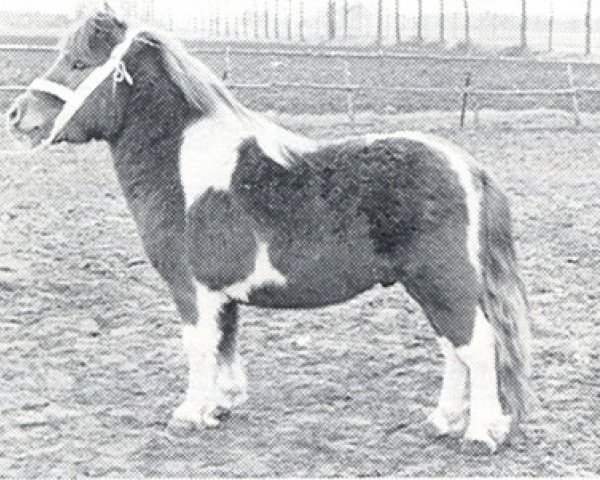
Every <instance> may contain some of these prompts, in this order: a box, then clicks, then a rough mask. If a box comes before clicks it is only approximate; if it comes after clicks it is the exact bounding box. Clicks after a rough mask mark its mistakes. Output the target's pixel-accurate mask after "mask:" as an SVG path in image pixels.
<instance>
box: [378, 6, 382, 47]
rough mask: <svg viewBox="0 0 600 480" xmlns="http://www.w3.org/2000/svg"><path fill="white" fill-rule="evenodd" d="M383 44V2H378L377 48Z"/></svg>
mask: <svg viewBox="0 0 600 480" xmlns="http://www.w3.org/2000/svg"><path fill="white" fill-rule="evenodd" d="M382 44H383V0H378V2H377V46H378V47H381V45H382Z"/></svg>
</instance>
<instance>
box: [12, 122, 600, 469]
mask: <svg viewBox="0 0 600 480" xmlns="http://www.w3.org/2000/svg"><path fill="white" fill-rule="evenodd" d="M282 121H283V122H284V123H286V124H287V125H289V126H292V127H294V128H296V129H297V130H300V131H303V132H304V133H307V134H309V135H312V136H314V137H330V136H338V135H347V134H350V133H353V132H355V133H364V132H372V131H392V130H399V129H409V128H410V129H422V130H431V131H435V132H438V133H440V134H442V135H444V136H446V137H448V138H450V139H453V140H455V141H456V142H458V143H459V144H462V145H464V146H466V147H468V148H469V149H471V150H472V151H473V152H474V153H475V154H476V155H477V157H478V158H479V159H480V161H481V163H482V164H484V165H485V166H486V167H487V168H488V169H489V170H490V171H491V172H492V173H493V174H494V175H495V176H496V177H497V178H498V180H499V181H500V183H501V184H503V185H504V186H505V188H506V190H507V191H508V193H509V195H510V197H511V199H512V201H513V203H514V213H515V218H516V231H517V236H518V245H519V253H520V258H521V264H522V267H523V273H524V278H525V282H526V284H527V288H528V291H529V293H530V298H531V305H532V312H531V313H532V318H533V325H534V333H535V343H534V350H535V365H534V372H535V375H534V384H535V389H536V391H537V393H538V395H539V397H540V399H541V405H542V407H541V410H540V411H539V412H538V413H537V414H536V415H534V416H533V418H532V419H531V420H530V421H528V422H527V423H526V424H525V425H524V428H523V433H522V434H517V435H515V436H514V437H513V438H512V439H511V441H510V444H509V445H507V446H506V447H504V448H503V449H502V450H501V451H500V452H498V453H497V454H496V455H493V456H491V457H487V456H484V457H476V456H470V455H467V454H464V453H461V451H460V445H459V443H458V442H456V441H453V440H450V439H440V440H432V439H430V438H428V437H426V436H425V434H424V431H423V429H422V427H421V425H419V422H420V421H421V420H422V419H423V418H424V415H425V414H424V413H423V412H424V411H427V410H428V409H430V408H431V407H433V405H434V403H435V401H436V397H437V393H438V390H439V387H440V382H441V360H442V359H441V355H440V353H439V351H438V348H437V344H436V342H435V340H434V335H433V332H432V330H431V328H430V327H429V326H428V325H427V323H426V320H425V318H424V317H423V315H422V313H421V312H420V311H419V309H418V307H417V306H416V304H415V303H414V302H413V301H412V300H411V299H409V298H408V297H407V295H406V294H405V292H404V291H403V289H402V288H400V287H397V288H391V289H387V290H383V289H378V290H375V291H372V292H369V293H368V294H365V295H363V296H362V297H360V298H357V299H355V300H354V301H352V302H349V303H347V304H344V305H340V306H335V307H331V308H327V309H323V310H315V311H271V310H258V309H251V308H244V309H243V311H242V316H243V329H242V339H241V348H242V351H243V355H244V357H245V359H246V360H247V362H248V376H249V380H250V387H249V388H250V391H249V393H250V399H249V400H248V402H247V403H246V404H244V405H243V406H242V407H240V408H239V409H238V410H236V411H235V412H234V414H233V415H232V417H231V418H230V419H229V420H228V421H227V422H226V423H224V424H223V425H222V426H221V427H220V428H219V429H217V430H204V431H198V432H195V433H194V434H193V435H191V436H189V437H183V438H181V437H173V436H171V435H169V434H168V433H167V431H166V429H165V427H166V423H167V420H168V418H169V415H170V413H171V411H172V410H173V408H174V407H175V406H177V405H178V403H179V402H180V401H181V400H182V395H183V391H184V384H185V374H186V364H185V361H184V357H183V355H182V348H181V344H180V339H179V322H178V319H177V317H176V314H175V311H174V308H173V305H172V303H171V302H170V300H169V296H168V293H167V289H166V288H165V286H164V285H163V284H162V283H161V281H160V280H159V278H158V276H157V275H156V274H155V273H154V272H153V271H152V269H151V267H150V266H149V265H148V263H147V262H146V261H145V259H144V255H143V253H142V249H141V245H140V242H139V240H138V238H137V236H136V232H135V227H134V224H133V222H132V220H131V219H130V216H129V214H128V212H127V209H126V207H125V204H124V200H123V198H122V196H121V194H120V192H119V188H118V186H117V183H116V180H115V176H114V174H113V172H112V169H111V162H110V159H109V157H108V153H107V150H106V148H105V147H104V146H103V145H101V144H94V145H90V146H85V147H76V148H75V147H70V146H58V147H54V148H53V149H52V150H51V151H48V152H46V153H44V154H42V155H39V156H37V157H35V158H29V157H27V156H25V157H21V158H19V157H14V156H7V155H4V156H2V158H0V165H1V168H0V352H1V355H2V362H0V476H2V477H40V476H42V477H56V476H74V475H77V476H100V475H102V476H125V475H126V476H150V475H151V476H171V475H176V476H230V477H231V476H307V475H310V476H334V475H339V476H347V475H361V476H362V475H370V476H378V475H428V476H436V475H467V476H470V475H481V476H486V475H511V476H512V475H585V474H592V475H594V474H595V475H600V421H599V419H600V358H599V356H600V309H599V307H598V298H599V295H600V280H599V275H598V274H599V272H600V245H599V243H598V234H599V232H600V195H599V191H600V158H599V157H600V147H599V146H598V141H599V140H600V135H599V134H598V132H599V131H600V117H593V116H591V115H587V116H585V118H584V121H585V124H586V125H587V126H588V127H587V128H586V129H582V130H579V131H575V130H570V129H568V128H565V125H569V123H570V120H569V119H568V118H566V119H565V118H563V116H562V115H560V114H556V113H552V112H535V113H511V114H492V113H491V112H484V113H483V126H482V127H481V128H480V129H479V130H477V131H465V132H460V131H458V130H457V129H456V128H455V124H456V115H455V114H441V113H440V114H436V113H429V114H415V115H398V116H375V115H368V114H362V115H360V116H359V118H358V124H357V125H356V126H355V127H351V126H350V125H348V124H347V123H345V122H346V120H345V117H343V116H329V117H325V116H304V117H291V116H290V117H285V118H282ZM1 144H2V146H3V147H6V146H7V145H8V144H7V142H6V138H5V137H3V138H2V142H1Z"/></svg>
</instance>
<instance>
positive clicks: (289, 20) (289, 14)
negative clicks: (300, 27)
mask: <svg viewBox="0 0 600 480" xmlns="http://www.w3.org/2000/svg"><path fill="white" fill-rule="evenodd" d="M287 38H288V40H289V41H291V40H292V0H288V12H287Z"/></svg>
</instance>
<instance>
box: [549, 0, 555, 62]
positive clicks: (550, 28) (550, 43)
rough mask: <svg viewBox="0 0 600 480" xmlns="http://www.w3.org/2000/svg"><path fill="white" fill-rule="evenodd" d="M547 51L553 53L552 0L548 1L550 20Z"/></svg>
mask: <svg viewBox="0 0 600 480" xmlns="http://www.w3.org/2000/svg"><path fill="white" fill-rule="evenodd" d="M548 51H549V52H552V51H554V0H550V18H549V19H548Z"/></svg>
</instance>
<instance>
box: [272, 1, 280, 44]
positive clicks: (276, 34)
mask: <svg viewBox="0 0 600 480" xmlns="http://www.w3.org/2000/svg"><path fill="white" fill-rule="evenodd" d="M273 21H274V22H275V39H277V40H279V0H275V12H274V18H273Z"/></svg>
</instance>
